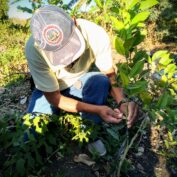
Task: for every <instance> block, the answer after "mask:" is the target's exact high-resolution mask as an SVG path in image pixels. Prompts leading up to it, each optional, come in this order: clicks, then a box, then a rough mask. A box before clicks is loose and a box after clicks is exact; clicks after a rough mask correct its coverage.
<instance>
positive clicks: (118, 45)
mask: <svg viewBox="0 0 177 177" xmlns="http://www.w3.org/2000/svg"><path fill="white" fill-rule="evenodd" d="M114 47H115V49H116V50H117V52H118V53H119V54H121V55H125V48H124V44H123V41H122V40H121V39H120V38H119V37H117V36H116V37H115V38H114Z"/></svg>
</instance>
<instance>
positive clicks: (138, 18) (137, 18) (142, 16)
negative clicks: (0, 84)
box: [131, 11, 150, 25]
mask: <svg viewBox="0 0 177 177" xmlns="http://www.w3.org/2000/svg"><path fill="white" fill-rule="evenodd" d="M149 15H150V12H149V11H144V12H140V13H139V14H137V15H136V16H135V17H134V18H133V19H132V22H131V25H135V24H137V23H139V22H144V21H145V20H146V19H147V18H148V17H149Z"/></svg>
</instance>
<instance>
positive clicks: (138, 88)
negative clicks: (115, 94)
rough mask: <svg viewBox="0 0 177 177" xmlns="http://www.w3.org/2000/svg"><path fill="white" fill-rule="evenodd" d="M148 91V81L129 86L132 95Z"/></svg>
mask: <svg viewBox="0 0 177 177" xmlns="http://www.w3.org/2000/svg"><path fill="white" fill-rule="evenodd" d="M146 89H147V81H137V82H136V83H135V84H132V83H131V84H129V85H128V90H129V91H130V94H131V95H134V94H138V93H141V92H144V91H146Z"/></svg>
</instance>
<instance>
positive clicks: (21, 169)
mask: <svg viewBox="0 0 177 177" xmlns="http://www.w3.org/2000/svg"><path fill="white" fill-rule="evenodd" d="M16 169H17V172H18V173H19V175H20V176H24V174H25V160H24V159H22V158H20V159H18V160H17V163H16Z"/></svg>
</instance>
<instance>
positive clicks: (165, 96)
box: [157, 92, 170, 109]
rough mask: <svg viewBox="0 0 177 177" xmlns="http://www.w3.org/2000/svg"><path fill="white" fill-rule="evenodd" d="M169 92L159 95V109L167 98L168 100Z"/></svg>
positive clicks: (165, 102) (166, 101) (163, 105)
mask: <svg viewBox="0 0 177 177" xmlns="http://www.w3.org/2000/svg"><path fill="white" fill-rule="evenodd" d="M169 97H170V96H169V94H168V92H165V93H163V95H161V96H160V98H159V100H158V103H157V106H158V108H159V109H163V108H165V107H166V106H167V104H168V100H169Z"/></svg>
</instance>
